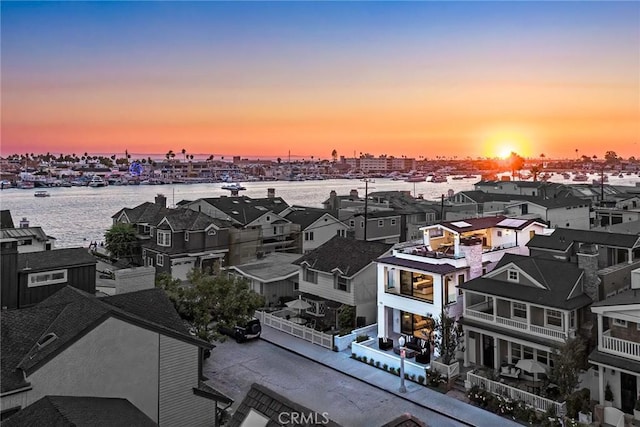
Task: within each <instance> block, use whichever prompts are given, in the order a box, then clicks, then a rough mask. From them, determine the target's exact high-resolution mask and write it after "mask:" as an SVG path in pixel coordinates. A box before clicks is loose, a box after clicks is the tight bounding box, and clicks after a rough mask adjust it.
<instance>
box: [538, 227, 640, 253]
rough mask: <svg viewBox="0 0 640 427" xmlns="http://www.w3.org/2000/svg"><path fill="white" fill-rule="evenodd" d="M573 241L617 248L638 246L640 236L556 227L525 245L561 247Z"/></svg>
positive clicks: (548, 247) (549, 247)
mask: <svg viewBox="0 0 640 427" xmlns="http://www.w3.org/2000/svg"><path fill="white" fill-rule="evenodd" d="M538 237H539V238H538ZM543 237H544V238H543ZM573 242H579V243H594V244H596V245H603V246H611V247H618V248H636V247H640V236H638V235H637V234H636V235H634V234H626V233H612V232H609V231H595V230H578V229H572V228H556V229H555V230H554V231H553V233H552V234H550V235H548V236H538V235H536V236H534V238H533V239H531V240H530V241H529V242H528V243H527V246H528V247H530V248H543V249H545V248H546V249H557V248H562V247H565V248H566V247H567V244H570V243H573Z"/></svg>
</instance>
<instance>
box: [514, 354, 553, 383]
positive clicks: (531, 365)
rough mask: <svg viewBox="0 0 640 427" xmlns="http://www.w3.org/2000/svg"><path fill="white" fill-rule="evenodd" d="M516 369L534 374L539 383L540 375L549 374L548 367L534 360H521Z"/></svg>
mask: <svg viewBox="0 0 640 427" xmlns="http://www.w3.org/2000/svg"><path fill="white" fill-rule="evenodd" d="M516 368H519V369H522V370H523V371H525V372H529V373H530V374H533V378H534V381H538V374H544V373H546V372H547V365H545V364H544V363H540V362H538V361H537V360H533V359H521V360H519V361H518V363H516Z"/></svg>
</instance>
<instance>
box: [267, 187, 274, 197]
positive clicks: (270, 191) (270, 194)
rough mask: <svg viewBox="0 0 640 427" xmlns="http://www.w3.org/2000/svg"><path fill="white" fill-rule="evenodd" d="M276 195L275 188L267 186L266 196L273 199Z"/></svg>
mask: <svg viewBox="0 0 640 427" xmlns="http://www.w3.org/2000/svg"><path fill="white" fill-rule="evenodd" d="M275 197H276V189H275V188H267V198H268V199H274V198H275Z"/></svg>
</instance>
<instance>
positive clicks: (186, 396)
mask: <svg viewBox="0 0 640 427" xmlns="http://www.w3.org/2000/svg"><path fill="white" fill-rule="evenodd" d="M1 322H2V325H1V326H2V341H1V342H0V344H1V352H2V354H1V356H2V364H1V371H0V375H1V377H0V380H1V385H0V407H1V408H2V411H3V412H5V411H6V412H11V411H15V410H17V409H20V408H25V407H28V406H29V405H31V404H32V403H34V402H36V401H38V400H39V399H41V398H43V397H45V396H58V395H62V396H73V397H87V398H121V399H126V400H128V401H129V402H131V403H132V404H133V405H134V406H135V407H136V408H137V409H138V410H140V411H142V412H143V413H144V414H145V415H146V416H147V417H149V418H150V419H151V420H153V421H154V422H156V423H157V424H159V425H160V426H163V425H166V426H173V425H181V426H201V425H212V424H214V423H215V421H214V420H215V418H214V417H215V416H216V406H217V402H221V403H225V404H228V403H230V402H231V400H230V399H228V398H226V397H224V396H222V395H220V394H219V393H217V392H215V390H213V389H212V388H211V387H209V386H207V385H205V384H204V382H203V381H202V360H203V354H204V351H205V350H210V349H211V348H212V347H213V346H212V345H211V344H209V343H208V342H206V341H202V340H200V339H198V338H195V337H192V336H191V335H190V334H189V333H188V331H187V330H186V328H185V326H184V323H183V321H182V320H181V319H180V317H179V316H178V314H177V312H176V311H175V309H174V307H173V305H172V303H171V301H170V300H169V299H168V297H167V296H166V295H165V293H164V291H162V290H161V289H157V288H155V289H150V290H145V291H139V292H131V293H127V294H123V295H116V296H112V297H105V298H96V297H95V296H93V295H91V294H88V293H86V292H83V291H80V290H78V289H75V288H72V287H70V286H67V287H65V288H63V289H61V290H60V291H58V292H57V293H55V294H54V295H52V296H51V297H49V298H47V299H46V300H44V301H42V302H40V303H39V304H37V305H35V306H33V307H29V308H24V309H18V310H5V311H3V312H2V317H1ZM6 412H5V413H6Z"/></svg>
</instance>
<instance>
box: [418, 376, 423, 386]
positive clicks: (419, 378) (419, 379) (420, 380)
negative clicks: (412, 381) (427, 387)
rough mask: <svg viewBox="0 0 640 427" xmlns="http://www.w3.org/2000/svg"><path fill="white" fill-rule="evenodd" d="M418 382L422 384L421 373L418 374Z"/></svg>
mask: <svg viewBox="0 0 640 427" xmlns="http://www.w3.org/2000/svg"><path fill="white" fill-rule="evenodd" d="M418 382H419V383H420V384H424V376H423V375H418Z"/></svg>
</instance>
